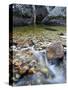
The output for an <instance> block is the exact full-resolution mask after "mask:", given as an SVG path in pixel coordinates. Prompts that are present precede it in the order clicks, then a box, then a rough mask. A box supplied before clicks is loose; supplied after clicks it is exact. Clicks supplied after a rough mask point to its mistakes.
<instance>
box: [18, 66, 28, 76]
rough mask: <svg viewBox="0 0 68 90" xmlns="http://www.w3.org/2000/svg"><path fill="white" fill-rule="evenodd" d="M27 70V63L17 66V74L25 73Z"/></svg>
mask: <svg viewBox="0 0 68 90" xmlns="http://www.w3.org/2000/svg"><path fill="white" fill-rule="evenodd" d="M28 70H29V66H28V65H24V66H22V67H20V68H19V74H21V75H22V74H25V73H26V72H27V71H28Z"/></svg>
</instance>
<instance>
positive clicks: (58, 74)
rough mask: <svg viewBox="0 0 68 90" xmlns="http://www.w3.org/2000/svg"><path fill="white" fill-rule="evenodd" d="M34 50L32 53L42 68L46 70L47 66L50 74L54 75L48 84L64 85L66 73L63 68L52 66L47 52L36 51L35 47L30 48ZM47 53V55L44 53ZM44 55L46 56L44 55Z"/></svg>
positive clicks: (48, 80)
mask: <svg viewBox="0 0 68 90" xmlns="http://www.w3.org/2000/svg"><path fill="white" fill-rule="evenodd" d="M30 49H31V50H32V53H33V54H34V56H35V57H36V58H37V59H38V61H39V62H40V66H41V68H45V66H46V67H47V68H48V70H49V72H50V73H51V74H52V75H54V77H53V78H51V79H46V81H47V82H48V83H64V82H65V77H64V71H63V68H62V67H58V66H56V65H51V64H50V63H49V62H48V60H47V55H46V50H45V51H42V52H41V51H36V50H35V49H34V47H30ZM43 52H45V54H44V53H43ZM43 54H44V55H43Z"/></svg>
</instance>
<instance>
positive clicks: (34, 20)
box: [32, 5, 36, 25]
mask: <svg viewBox="0 0 68 90" xmlns="http://www.w3.org/2000/svg"><path fill="white" fill-rule="evenodd" d="M32 8H33V23H34V25H35V24H36V9H35V5H32Z"/></svg>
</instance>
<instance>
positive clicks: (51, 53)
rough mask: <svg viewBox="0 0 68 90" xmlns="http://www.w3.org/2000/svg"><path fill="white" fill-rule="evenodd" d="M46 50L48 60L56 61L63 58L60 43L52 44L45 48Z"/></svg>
mask: <svg viewBox="0 0 68 90" xmlns="http://www.w3.org/2000/svg"><path fill="white" fill-rule="evenodd" d="M46 50H47V57H48V59H56V58H63V57H64V49H63V45H62V44H61V42H55V43H52V44H51V45H49V46H48V47H47V48H46Z"/></svg>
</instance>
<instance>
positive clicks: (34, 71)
mask: <svg viewBox="0 0 68 90" xmlns="http://www.w3.org/2000/svg"><path fill="white" fill-rule="evenodd" d="M28 73H29V74H34V73H36V70H35V68H34V67H32V68H30V69H29V71H28Z"/></svg>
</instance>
